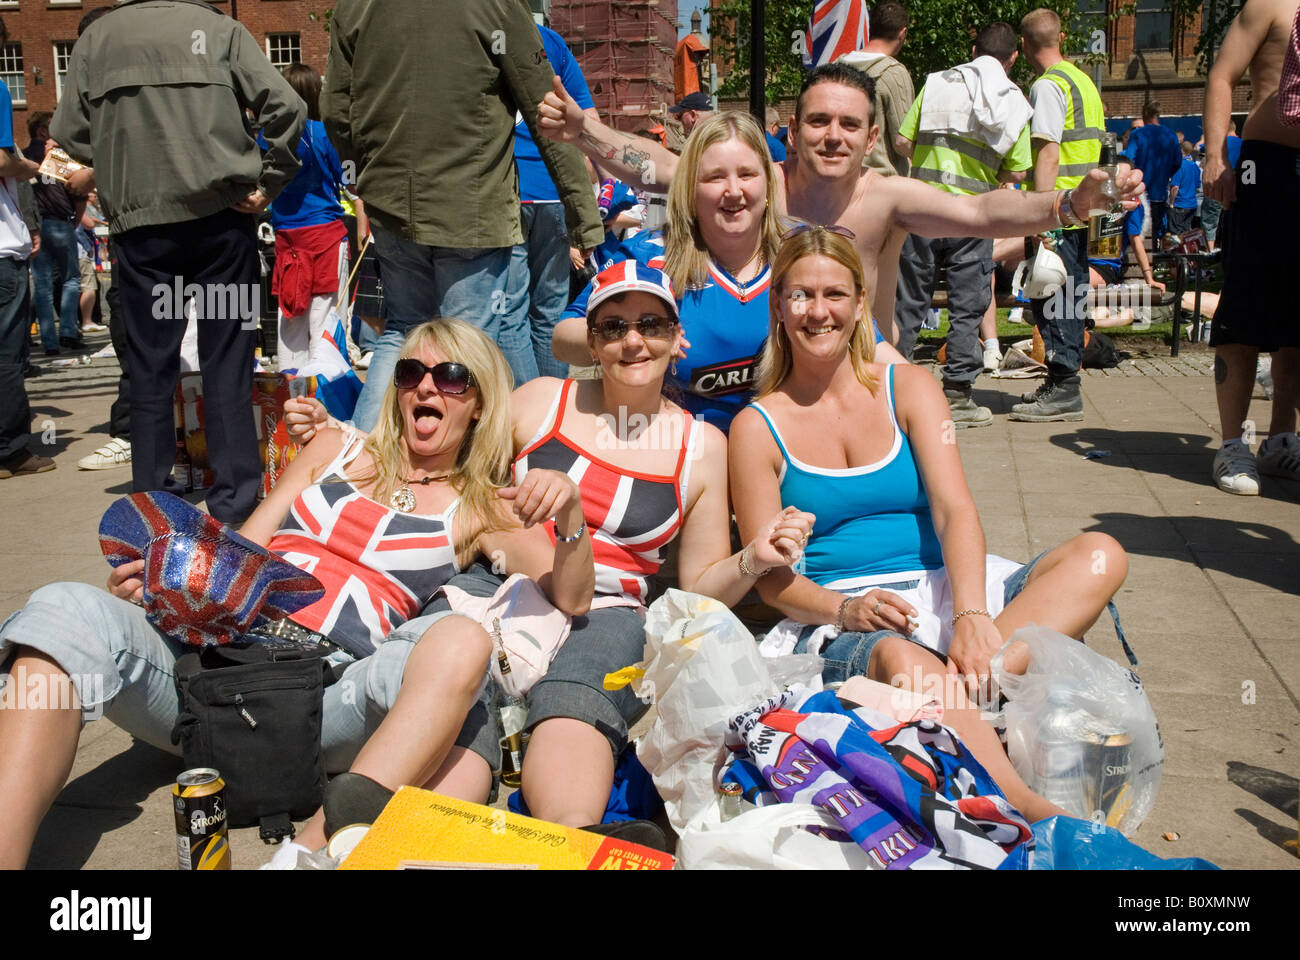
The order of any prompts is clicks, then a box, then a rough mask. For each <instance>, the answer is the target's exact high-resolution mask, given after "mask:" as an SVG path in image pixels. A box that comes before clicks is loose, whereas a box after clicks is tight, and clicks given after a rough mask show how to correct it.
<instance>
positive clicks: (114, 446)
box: [77, 437, 131, 470]
mask: <svg viewBox="0 0 1300 960" xmlns="http://www.w3.org/2000/svg"><path fill="white" fill-rule="evenodd" d="M130 462H131V442H130V441H129V440H119V439H118V438H117V437H114V438H113V439H112V440H110V441H108V443H106V444H104V445H103V446H102V447H100V448H99V449H98V450H96V451H95V452H94V453H92V454H89V455H87V456H84V457H82V458H81V459H80V460H78V461H77V469H78V470H111V469H113V467H125V466H127V465H128V464H130Z"/></svg>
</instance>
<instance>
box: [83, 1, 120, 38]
mask: <svg viewBox="0 0 1300 960" xmlns="http://www.w3.org/2000/svg"><path fill="white" fill-rule="evenodd" d="M112 11H113V8H112V7H96V8H95V9H94V10H91V11H90V12H89V13H87V14H86V15H85V16H84V17H82V18H81V22H80V23H78V24H77V36H78V37H80V36H81V35H82V34H83V33H85V32H86V30H87V29H88V28H89V27H90V25H91V24H92V23H94V22H95V21H96V20H98V19H99V18H100V17H102V16H103V15H104V14H106V13H111V12H112Z"/></svg>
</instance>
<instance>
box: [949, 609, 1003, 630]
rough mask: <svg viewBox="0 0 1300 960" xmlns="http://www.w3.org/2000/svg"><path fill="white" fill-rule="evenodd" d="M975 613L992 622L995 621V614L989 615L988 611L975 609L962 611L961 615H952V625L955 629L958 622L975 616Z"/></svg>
mask: <svg viewBox="0 0 1300 960" xmlns="http://www.w3.org/2000/svg"><path fill="white" fill-rule="evenodd" d="M975 613H978V614H980V615H981V616H985V617H988V618H989V619H990V620H992V619H993V614H991V613H989V612H988V611H987V610H975V609H970V610H962V611H961V612H959V613H954V614H953V615H952V625H953V626H954V627H955V626H957V621H958V620H960V619H961V618H962V617H967V616H970V615H971V614H975Z"/></svg>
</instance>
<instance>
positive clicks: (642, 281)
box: [587, 260, 677, 320]
mask: <svg viewBox="0 0 1300 960" xmlns="http://www.w3.org/2000/svg"><path fill="white" fill-rule="evenodd" d="M632 292H640V293H649V294H652V295H653V296H656V297H658V298H659V299H660V300H662V301H663V302H664V303H665V304H667V305H668V308H669V309H670V310H671V311H672V314H673V319H674V320H676V319H677V298H676V297H674V296H673V285H672V282H671V281H670V280H669V279H668V274H666V273H664V272H663V271H662V270H659V269H656V268H655V267H647V266H646V265H645V264H644V263H640V262H638V261H636V260H621V261H619V262H618V263H616V264H613V265H612V266H609V267H606V268H605V269H604V270H602V271H600V273H598V274H596V276H594V277H593V278H592V280H591V296H589V297H588V298H587V316H588V317H591V315H592V314H594V313H595V312H596V308H597V307H598V306H600V305H601V304H602V303H604V302H605V301H606V300H608V299H609V298H610V297H613V296H616V295H618V294H620V293H632Z"/></svg>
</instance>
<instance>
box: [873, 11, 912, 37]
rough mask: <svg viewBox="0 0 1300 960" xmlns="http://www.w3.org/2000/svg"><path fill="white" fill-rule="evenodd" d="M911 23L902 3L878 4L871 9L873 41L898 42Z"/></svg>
mask: <svg viewBox="0 0 1300 960" xmlns="http://www.w3.org/2000/svg"><path fill="white" fill-rule="evenodd" d="M909 22H910V20H909V19H908V16H907V8H906V7H904V6H903V5H902V4H901V3H878V4H876V5H875V6H874V7H872V8H871V39H872V40H897V39H898V35H899V34H900V33H902V32H903V31H904V30H906V29H907V26H908V23H909Z"/></svg>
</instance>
